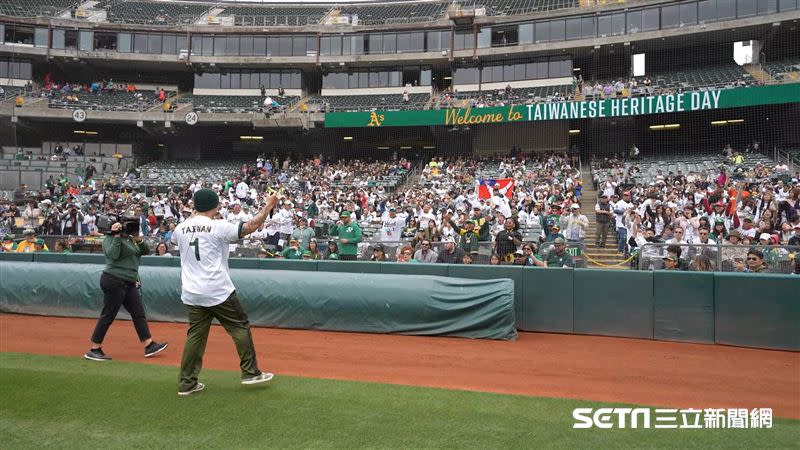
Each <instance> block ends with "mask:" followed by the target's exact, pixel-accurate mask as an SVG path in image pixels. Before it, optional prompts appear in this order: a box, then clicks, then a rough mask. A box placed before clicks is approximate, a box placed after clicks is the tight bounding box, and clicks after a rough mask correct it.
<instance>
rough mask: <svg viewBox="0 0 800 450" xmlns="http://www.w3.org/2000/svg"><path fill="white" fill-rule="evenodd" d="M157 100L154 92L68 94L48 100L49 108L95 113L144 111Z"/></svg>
mask: <svg viewBox="0 0 800 450" xmlns="http://www.w3.org/2000/svg"><path fill="white" fill-rule="evenodd" d="M156 100H157V97H156V93H155V92H141V91H140V92H123V91H105V92H102V93H99V94H94V93H90V92H75V91H73V92H69V93H68V94H66V95H55V96H54V97H52V98H51V99H50V105H49V106H50V107H51V108H67V109H77V108H81V109H90V110H96V111H144V110H146V109H149V108H152V107H153V105H155V103H156Z"/></svg>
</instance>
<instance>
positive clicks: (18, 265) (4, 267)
mask: <svg viewBox="0 0 800 450" xmlns="http://www.w3.org/2000/svg"><path fill="white" fill-rule="evenodd" d="M34 261H35V262H38V263H39V264H35V263H34V264H31V263H32V262H34ZM46 262H48V263H53V264H44V263H46ZM103 262H104V257H103V256H102V255H54V254H44V253H41V254H7V253H0V285H1V286H2V287H0V310H2V311H6V312H23V313H30V314H52V315H75V316H79V317H96V316H97V314H98V311H99V305H100V301H101V300H100V291H99V288H98V287H97V286H96V285H97V281H98V280H99V276H100V270H101V269H102V266H100V264H102V263H103ZM65 263H67V264H65ZM82 263H83V264H90V265H88V266H83V265H82ZM179 264H180V260H179V259H178V258H162V257H144V258H142V266H143V267H142V276H143V280H144V281H145V287H144V288H143V293H144V295H145V297H146V298H147V299H148V300H147V305H148V313H149V314H150V317H152V318H153V319H155V320H182V317H183V310H182V306H181V305H180V303H179V301H178V300H177V299H178V297H179V293H178V292H179V287H178V279H177V278H176V276H177V275H176V274H177V267H178V265H179ZM230 264H231V267H232V268H234V270H233V279H234V283H236V285H237V288H238V289H239V290H240V293H241V294H242V297H243V298H244V299H245V301H255V300H253V299H259V298H262V296H264V295H266V294H264V293H263V292H262V291H261V287H260V286H261V285H264V286H268V285H270V283H268V281H269V280H273V279H276V278H282V277H286V276H287V274H292V273H293V274H294V275H296V277H294V276H293V277H292V278H291V280H292V281H291V282H289V283H287V285H286V286H285V287H282V288H281V289H284V288H285V289H288V290H289V291H290V293H289V294H281V295H282V296H283V297H280V298H282V300H281V302H286V303H287V304H292V302H294V301H295V299H299V300H297V301H299V302H301V304H302V307H303V308H304V310H305V313H304V314H308V317H304V316H302V317H301V316H295V317H294V318H293V319H292V320H291V321H287V322H280V321H278V323H277V324H276V319H275V317H276V316H275V314H274V313H273V312H270V311H268V310H269V309H270V308H277V307H278V306H281V303H280V302H278V303H276V302H275V301H272V300H269V301H263V305H269V307H268V308H266V307H265V308H266V309H265V311H264V312H263V313H260V314H262V316H258V317H259V322H256V321H255V320H254V323H256V324H258V325H265V326H287V327H291V328H309V329H343V328H344V327H345V325H348V324H349V325H352V322H347V321H344V320H343V319H341V318H339V317H334V318H333V319H331V321H330V322H320V321H322V320H323V319H325V318H326V317H328V316H329V315H335V314H337V311H338V310H336V309H333V310H331V309H325V307H328V308H330V305H326V304H325V303H324V302H320V301H317V302H313V301H311V300H309V299H308V298H310V297H311V294H309V293H308V292H309V291H311V292H312V293H314V292H321V293H326V292H327V291H330V292H329V293H330V294H331V295H330V296H331V297H335V299H334V300H333V301H334V304H336V305H339V306H338V307H341V308H344V310H347V308H349V307H350V303H352V302H356V301H358V302H367V303H366V305H367V306H358V307H354V308H355V309H352V310H349V312H348V313H350V312H352V313H358V314H376V318H375V319H374V320H375V321H380V320H388V322H387V323H388V324H390V325H391V326H386V327H384V328H380V327H373V328H370V326H371V325H370V321H371V320H373V319H371V318H370V319H367V318H366V317H365V316H362V317H361V320H363V321H364V322H365V323H360V324H359V325H358V326H359V327H362V328H360V331H374V332H398V333H399V332H403V333H407V334H446V335H453V336H455V335H460V334H458V333H459V331H456V330H458V329H459V327H460V326H467V324H480V327H485V328H487V329H491V330H494V331H493V332H492V333H491V334H492V336H494V337H496V336H498V335H502V336H506V337H501V338H507V337H508V336H509V335H510V332H509V331H508V329H507V328H505V327H506V326H507V325H508V323H507V322H504V321H508V320H514V321H515V325H516V328H517V329H519V330H523V331H541V332H556V333H574V334H591V335H605V336H620V337H633V338H643V339H656V340H665V341H678V342H694V343H706V344H714V343H716V344H727V345H738V346H745V347H758V348H769V349H780V350H794V351H800V277H798V276H796V275H783V274H738V273H698V272H668V271H654V272H650V271H615V270H602V269H565V268H547V269H542V268H534V267H524V268H523V267H516V266H501V267H496V266H480V265H473V266H465V265H446V264H397V263H371V262H344V261H342V262H327V261H320V262H317V261H287V260H269V259H263V260H258V259H236V258H233V259H231V260H230ZM42 267H47V273H46V275H45V274H43V272H42V270H44V269H43V268H42ZM166 268H170V269H166ZM308 272H316V274H313V275H312V274H310V273H308ZM67 273H69V274H70V275H69V276H67V275H66V274H67ZM398 275H406V276H405V277H404V276H398ZM314 276H320V278H319V279H318V280H316V279H314V278H313V277H314ZM408 276H412V277H413V279H409V277H408ZM151 277H152V278H153V279H155V280H162V281H159V282H158V283H156V284H155V286H161V287H159V288H158V289H157V290H154V291H152V292H151V290H153V289H155V286H148V281H147V280H148V279H149V278H151ZM164 277H166V278H164ZM387 277H388V278H387ZM448 278H453V279H455V280H456V282H455V283H454V284H448V283H446V282H445V281H443V280H447V279H448ZM470 279H471V280H476V283H477V284H475V285H469V284H467V283H465V282H466V280H470ZM498 279H504V280H506V282H507V284H506V285H502V286H510V289H511V290H510V291H509V292H505V291H504V292H502V294H503V296H505V297H508V298H511V299H513V305H512V304H511V303H510V302H509V303H508V305H506V304H505V303H504V300H501V299H500V298H498V297H497V295H495V294H493V293H490V292H489V291H490V290H491V289H494V287H493V286H495V284H492V283H494V281H496V280H498ZM45 280H57V282H56V283H52V282H49V281H48V282H45ZM75 280H80V281H75ZM167 280H169V281H167ZM310 280H314V283H313V284H309V283H310ZM317 281H318V282H317ZM434 281H435V283H434ZM482 282H486V283H489V284H485V285H484V284H481V283H482ZM72 283H77V284H76V286H80V289H83V291H82V292H83V294H81V296H79V299H78V300H70V302H71V303H68V307H67V308H66V309H67V310H68V311H66V312H64V311H63V309H65V308H63V307H62V306H63V304H62V303H61V302H62V297H61V295H63V294H60V292H62V291H63V290H64V289H62V288H67V289H69V287H70V286H71V285H72ZM387 283H389V284H387ZM395 283H397V284H395ZM281 286H283V285H281ZM497 286H501V285H497ZM402 289H407V290H405V291H402ZM471 289H472V290H474V292H469V293H466V295H463V296H462V294H461V293H460V292H459V293H458V295H456V294H455V291H459V290H471ZM503 289H505V287H503ZM389 290H393V291H397V290H401V291H402V292H406V293H407V294H408V295H412V296H416V297H415V298H414V299H409V300H403V299H401V298H399V297H398V298H394V297H392V296H389V297H388V299H389V300H392V301H393V302H395V303H393V306H391V307H390V306H386V305H384V307H382V308H381V307H380V305H381V304H382V303H381V302H382V301H383V300H386V299H384V296H385V294H384V293H385V292H386V291H389ZM269 292H272V290H269ZM354 292H363V293H366V294H367V295H365V297H366V298H367V300H351V299H352V298H353V297H352V294H353V293H354ZM412 292H416V294H412ZM443 292H445V293H446V295H445V296H444V297H442V295H444V294H443ZM336 293H338V294H336ZM270 295H273V294H270ZM153 296H155V297H157V298H159V299H160V300H159V301H158V306H152V305H151V302H153V300H152V299H151V297H153ZM483 296H487V298H485V299H482V298H481V297H483ZM340 297H341V298H340ZM505 297H503V298H505ZM325 298H329V297H325ZM456 298H461V300H456ZM373 300H374V301H375V302H376V303H369V302H371V301H373ZM412 300H413V301H412ZM444 300H447V303H445V304H442V303H441V302H442V301H444ZM482 300H487V301H489V303H488V304H485V303H484V302H483V301H482ZM409 302H410V303H409ZM427 302H432V303H431V308H433V312H436V314H433V315H429V314H431V313H432V312H431V310H429V308H428V307H427V306H426V303H427ZM256 303H258V302H256ZM445 305H446V306H447V308H445V309H446V310H447V314H445V312H443V311H442V310H441V309H442V308H444V306H445ZM34 306H35V308H34ZM501 306H502V307H501ZM505 306H508V309H510V311H507V312H503V313H502V314H501V313H500V310H502V309H503V307H505ZM247 307H248V308H261V307H262V304H261V303H259V304H258V305H253V306H251V305H247ZM53 308H59V309H58V310H54V309H53ZM398 308H400V310H401V311H398ZM409 308H411V310H409ZM473 308H478V310H479V311H480V312H479V313H476V314H472V313H474V312H475V311H473V310H472V309H473ZM316 309H319V311H316ZM406 313H408V315H406ZM450 313H453V314H454V315H455V314H456V313H457V314H458V315H459V317H457V318H454V317H452V316H451V315H450ZM467 313H470V314H467ZM395 314H397V316H396V317H395ZM462 314H463V316H462ZM481 314H488V319H486V320H488V322H483V321H482V319H481V318H480V315H481ZM251 316H252V317H253V318H255V317H257V316H254V315H252V314H251ZM500 316H502V317H500ZM176 317H177V318H176ZM442 317H446V318H450V319H451V320H452V322H450V323H449V325H448V327H447V328H442V323H441V322H440V320H443V319H441V318H442ZM311 318H314V319H313V320H312V319H311ZM462 318H463V319H462ZM509 318H510V319H509ZM450 319H449V320H450ZM319 323H326V325H325V328H323V327H321V326H320V325H319ZM399 323H402V324H403V326H404V327H405V328H401V327H400V325H399ZM412 324H413V326H412ZM415 327H417V328H415ZM350 331H357V330H350ZM460 332H463V330H461V331H460ZM469 337H477V336H469ZM483 337H485V336H483Z"/></svg>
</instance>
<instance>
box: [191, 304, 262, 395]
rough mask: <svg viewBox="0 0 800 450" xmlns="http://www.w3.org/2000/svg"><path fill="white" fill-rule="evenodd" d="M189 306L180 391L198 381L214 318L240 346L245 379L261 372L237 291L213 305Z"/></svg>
mask: <svg viewBox="0 0 800 450" xmlns="http://www.w3.org/2000/svg"><path fill="white" fill-rule="evenodd" d="M186 308H187V309H188V312H189V331H188V332H187V333H186V345H185V346H184V347H183V358H182V359H181V375H180V386H179V390H180V391H183V392H185V391H188V390H191V389H192V388H194V386H195V385H196V384H197V376H198V375H199V374H200V369H201V368H202V367H203V354H204V353H205V352H206V342H208V332H209V331H210V330H211V321H212V320H213V319H217V320H218V321H219V323H220V324H221V325H222V327H223V328H225V331H227V332H228V334H229V335H230V337H231V338H232V339H233V343H234V344H235V345H236V351H237V352H238V353H239V359H240V364H239V366H240V367H241V369H242V378H250V377H254V376H256V375H259V374H260V373H261V371H260V370H258V364H257V363H256V349H255V346H253V335H252V334H251V333H250V322H249V321H248V320H247V315H246V314H245V313H244V310H243V309H242V305H241V303H239V299H238V298H237V297H236V292H235V291H234V292H233V293H232V294H231V295H230V297H228V299H227V300H225V301H224V302H222V303H220V304H219V305H215V306H210V307H204V306H193V305H187V306H186Z"/></svg>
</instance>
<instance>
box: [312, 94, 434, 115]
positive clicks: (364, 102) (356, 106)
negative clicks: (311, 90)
mask: <svg viewBox="0 0 800 450" xmlns="http://www.w3.org/2000/svg"><path fill="white" fill-rule="evenodd" d="M429 99H430V95H429V94H409V101H408V102H404V101H403V96H402V94H386V95H321V96H316V97H313V98H312V99H310V100H309V103H311V104H317V105H320V108H321V109H324V110H325V111H365V110H366V111H369V110H374V109H389V110H392V109H420V108H422V107H423V106H424V105H425V103H427V102H428V100H429Z"/></svg>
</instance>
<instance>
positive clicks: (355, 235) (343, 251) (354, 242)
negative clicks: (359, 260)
mask: <svg viewBox="0 0 800 450" xmlns="http://www.w3.org/2000/svg"><path fill="white" fill-rule="evenodd" d="M330 235H331V236H339V254H340V255H358V243H359V242H361V227H360V226H358V224H357V223H355V222H354V221H353V220H352V219H350V223H348V224H347V225H344V224H343V225H341V226H339V225H334V226H333V227H331V229H330ZM342 239H347V243H346V244H345V243H342V241H341V240H342Z"/></svg>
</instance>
